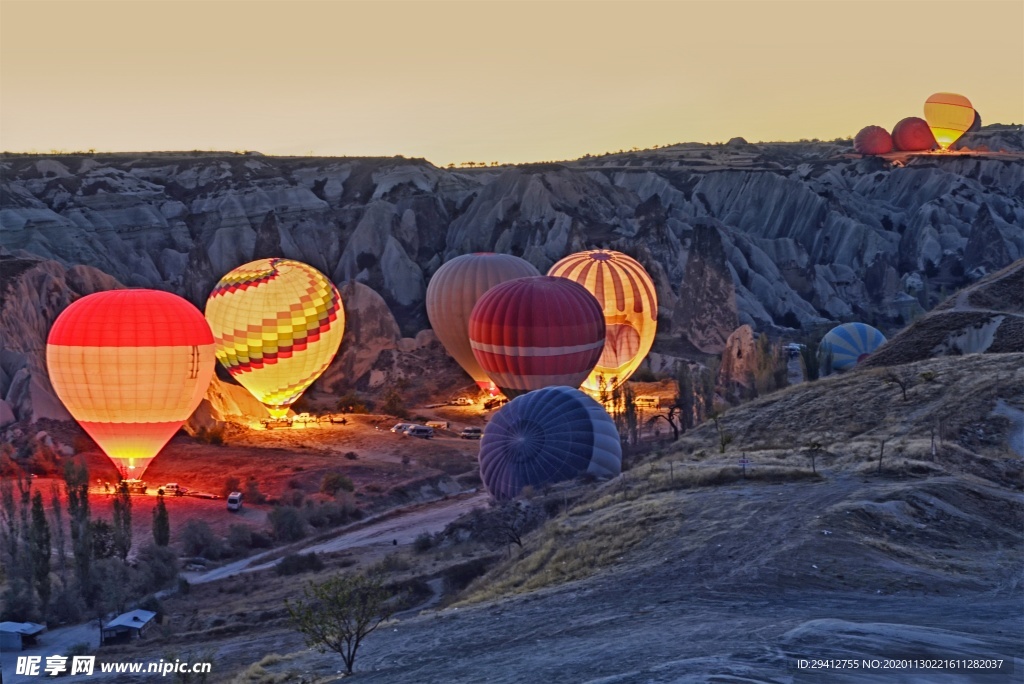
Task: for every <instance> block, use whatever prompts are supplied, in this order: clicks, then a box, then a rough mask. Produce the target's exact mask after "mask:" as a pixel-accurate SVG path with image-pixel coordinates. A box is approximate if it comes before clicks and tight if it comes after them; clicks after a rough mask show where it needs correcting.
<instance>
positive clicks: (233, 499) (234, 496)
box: [228, 492, 242, 511]
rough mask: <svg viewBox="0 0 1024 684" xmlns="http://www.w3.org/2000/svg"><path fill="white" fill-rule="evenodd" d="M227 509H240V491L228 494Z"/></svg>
mask: <svg viewBox="0 0 1024 684" xmlns="http://www.w3.org/2000/svg"><path fill="white" fill-rule="evenodd" d="M228 510H229V511H240V510H242V492H231V493H230V494H228Z"/></svg>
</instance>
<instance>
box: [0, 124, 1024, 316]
mask: <svg viewBox="0 0 1024 684" xmlns="http://www.w3.org/2000/svg"><path fill="white" fill-rule="evenodd" d="M989 137H990V138H991V137H992V136H989ZM1020 137H1021V135H1020V133H1019V132H1013V131H1009V132H1007V131H1006V130H1003V129H1000V130H999V138H998V142H999V144H1000V145H1003V146H1005V145H1010V146H1011V148H1012V147H1013V145H1014V144H1016V148H1015V149H1018V150H1019V149H1024V144H1021V143H1020V140H1019V139H1020ZM992 139H993V140H995V138H992ZM842 152H844V149H843V148H842V147H840V146H836V145H834V144H825V143H822V144H819V145H814V144H797V143H792V144H786V143H772V144H753V145H752V144H743V145H740V144H736V145H732V144H730V145H725V146H716V145H693V144H686V145H677V146H673V147H666V148H662V149H659V150H648V151H645V152H634V153H626V154H620V155H609V156H605V157H599V158H587V159H581V160H578V161H576V162H571V163H566V164H547V165H526V166H522V167H500V168H489V169H485V170H453V169H439V168H436V167H434V166H432V165H430V164H429V163H427V162H424V161H422V160H407V159H402V158H394V159H359V160H355V159H316V158H304V159H300V158H272V157H262V156H251V155H216V154H209V155H188V154H164V155H153V156H151V157H144V158H132V157H130V156H124V155H103V156H96V157H85V156H64V157H31V156H7V157H5V158H3V159H2V161H0V165H2V171H3V180H2V181H0V190H2V197H0V222H2V226H3V230H2V232H0V245H2V246H4V247H6V248H7V249H8V250H11V251H13V252H16V253H19V254H21V253H25V252H27V253H29V254H32V255H36V256H40V257H43V258H46V259H53V260H56V261H58V262H60V263H62V264H64V265H65V266H69V267H70V266H73V265H75V264H86V265H90V266H93V267H95V268H97V269H99V270H101V271H103V272H105V273H108V274H110V275H112V276H114V277H115V278H116V279H117V280H119V281H120V282H122V283H124V284H125V285H127V286H145V287H157V288H161V289H168V290H172V291H174V292H178V293H180V294H183V295H185V296H186V297H188V298H189V299H190V300H191V301H193V303H195V304H197V305H202V302H203V299H204V298H205V295H206V293H208V292H209V290H210V288H211V287H212V285H213V283H214V282H215V281H216V280H217V279H218V278H219V277H220V275H222V274H223V273H225V272H227V271H228V270H230V269H231V268H234V267H235V266H237V265H239V264H241V263H244V262H246V261H250V260H252V259H254V258H258V257H262V256H268V255H270V254H272V253H273V254H279V255H283V256H285V257H289V258H294V259H299V260H302V261H305V262H307V263H310V264H312V265H314V266H316V267H317V268H319V269H320V270H322V271H323V272H325V273H327V274H329V275H330V276H331V277H332V278H333V279H334V281H335V282H336V283H339V284H341V283H344V282H347V281H355V282H360V283H363V284H366V285H368V286H370V287H371V288H373V289H374V290H375V291H377V292H378V293H379V294H380V295H381V296H382V297H383V299H384V301H385V302H386V303H387V305H388V306H389V307H390V308H391V309H392V311H393V312H394V313H395V315H396V317H397V319H398V321H399V324H400V328H401V330H402V333H403V334H405V335H413V334H415V332H416V331H417V330H420V329H422V328H424V327H426V319H425V316H424V312H423V297H424V293H425V287H426V283H427V282H428V281H429V278H430V276H431V274H432V273H433V272H434V271H435V270H436V269H437V267H438V266H440V264H441V263H443V262H444V261H445V260H446V259H449V258H451V257H452V256H454V255H456V254H462V253H465V252H471V251H500V252H510V253H513V254H517V255H521V256H523V257H524V258H526V259H527V260H529V261H531V262H532V263H533V264H534V265H535V266H537V267H538V268H539V269H540V270H541V271H545V270H546V269H547V268H548V267H549V266H550V265H551V264H552V263H554V262H555V261H556V260H558V259H559V258H561V257H562V256H564V255H566V254H568V253H571V252H572V251H575V250H579V249H583V248H587V247H595V246H605V247H610V248H615V249H621V250H624V251H626V252H629V253H631V254H633V255H635V256H637V257H638V258H640V259H641V261H642V262H643V263H644V264H645V265H646V266H647V267H648V269H649V270H650V271H651V273H652V275H653V276H654V278H655V281H656V284H657V288H658V298H659V301H660V302H661V304H662V315H663V316H671V315H673V313H674V312H678V311H679V306H680V303H679V301H678V300H679V297H680V291H681V289H682V288H683V287H684V278H685V276H686V272H687V267H688V263H689V260H690V258H691V256H692V254H691V252H692V250H693V248H694V245H695V231H696V230H698V226H701V225H705V224H707V223H708V222H710V223H712V224H714V225H715V226H717V228H718V233H719V236H720V238H721V244H722V248H723V249H724V251H725V254H726V261H727V263H728V267H729V272H730V276H731V277H732V280H733V288H734V291H735V299H736V314H737V316H738V321H739V322H740V323H748V324H750V325H753V326H755V327H756V328H758V329H764V328H767V327H776V328H797V327H806V326H808V325H814V324H819V323H821V322H822V321H825V320H838V319H849V318H858V319H861V320H870V321H874V322H876V323H879V324H881V325H882V326H883V327H885V325H887V324H888V325H890V326H896V325H898V324H900V323H901V322H903V321H904V320H906V319H907V318H908V317H909V315H911V314H912V313H914V312H913V311H912V310H913V308H914V307H913V304H912V302H913V301H915V300H916V301H917V302H918V303H919V304H923V305H924V306H925V307H926V308H927V307H928V306H930V305H931V304H933V303H934V302H935V301H937V299H938V298H939V294H940V291H941V290H942V289H945V290H946V291H951V290H953V289H955V288H957V287H960V286H962V285H965V284H967V283H969V282H971V281H973V280H976V279H977V278H979V277H981V276H982V275H984V274H985V273H987V272H993V271H995V270H998V269H999V268H1002V267H1004V266H1006V265H1007V264H1008V263H1010V262H1012V261H1014V260H1015V259H1018V258H1020V257H1021V256H1024V199H1022V198H1024V159H1022V157H1021V155H1020V154H1019V153H1013V152H1010V153H1002V154H1000V153H992V154H988V155H975V156H956V155H931V156H917V157H912V158H910V159H909V160H907V161H906V165H905V166H900V165H894V164H892V163H890V162H889V161H886V160H884V159H881V158H859V157H854V156H853V155H846V154H842ZM696 244H697V245H698V251H700V249H701V247H700V244H702V243H700V242H699V241H697V243H696ZM716 249H717V247H716ZM17 250H24V252H17ZM705 261H706V259H705V257H704V256H703V255H698V258H697V259H696V260H695V261H694V263H695V264H698V263H704V262H705ZM691 284H692V283H691ZM687 287H689V286H687ZM692 294H693V293H692V290H691V289H688V290H687V296H688V297H691V296H692ZM708 296H713V297H718V296H719V295H718V294H717V293H716V294H714V295H710V294H709V295H708ZM728 308H730V307H726V309H728ZM722 310H723V311H725V309H722ZM727 315H731V314H727ZM677 325H678V323H677ZM713 327H720V328H722V329H724V328H727V327H729V325H727V324H726V322H725V321H718V322H717V323H716V326H713ZM732 327H735V326H732ZM730 329H731V328H730ZM713 336H714V335H713Z"/></svg>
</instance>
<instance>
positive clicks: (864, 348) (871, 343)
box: [821, 323, 885, 371]
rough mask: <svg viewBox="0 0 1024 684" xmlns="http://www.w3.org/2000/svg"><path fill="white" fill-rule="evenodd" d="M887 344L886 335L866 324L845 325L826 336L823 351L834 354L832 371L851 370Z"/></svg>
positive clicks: (822, 342) (832, 330)
mask: <svg viewBox="0 0 1024 684" xmlns="http://www.w3.org/2000/svg"><path fill="white" fill-rule="evenodd" d="M883 344H885V335H883V334H882V333H881V331H880V330H878V329H877V328H873V327H871V326H870V325H867V324H866V323H843V324H842V325H839V326H836V327H835V328H832V329H831V330H829V331H828V333H826V334H825V337H823V338H822V340H821V346H822V348H823V350H827V351H831V353H832V370H833V371H846V370H850V369H851V368H853V367H854V366H856V365H857V364H858V363H860V362H861V361H863V360H864V359H866V358H867V357H868V356H870V355H871V353H872V352H874V351H875V350H876V349H878V348H879V347H881V346H882V345H883Z"/></svg>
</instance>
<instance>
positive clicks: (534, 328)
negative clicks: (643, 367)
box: [469, 276, 605, 397]
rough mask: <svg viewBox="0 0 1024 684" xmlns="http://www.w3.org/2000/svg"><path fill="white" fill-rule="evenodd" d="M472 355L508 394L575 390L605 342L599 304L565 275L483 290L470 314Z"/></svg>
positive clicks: (513, 282) (511, 281)
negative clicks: (547, 389) (554, 387)
mask: <svg viewBox="0 0 1024 684" xmlns="http://www.w3.org/2000/svg"><path fill="white" fill-rule="evenodd" d="M469 340H470V345H471V346H472V348H473V356H475V357H476V360H477V362H478V363H479V364H480V366H481V367H482V368H483V369H484V370H485V371H486V372H487V375H488V376H489V377H490V378H491V380H493V381H494V384H495V385H497V386H498V388H499V389H501V391H502V392H504V393H505V395H506V396H508V397H515V396H518V395H520V394H524V393H526V392H529V391H531V390H535V389H540V388H542V387H549V386H552V385H567V386H569V387H573V388H577V387H579V386H580V383H582V382H583V380H584V379H586V377H587V375H588V374H589V373H590V371H591V370H593V368H594V365H595V364H596V363H597V361H598V359H600V358H601V352H602V350H603V349H604V343H605V325H604V315H603V314H602V313H601V306H600V304H598V302H597V300H596V299H594V296H593V295H592V294H590V292H588V291H587V289H586V288H585V287H583V286H582V285H580V284H579V283H576V282H574V281H572V280H568V279H566V278H554V277H551V276H533V277H530V278H518V279H516V280H510V281H508V282H505V283H502V284H500V285H495V286H494V287H492V288H491V289H490V290H488V291H487V292H486V293H485V294H484V296H482V297H481V298H480V299H479V301H477V303H476V306H474V307H473V311H472V312H471V313H470V316H469Z"/></svg>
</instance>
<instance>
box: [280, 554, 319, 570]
mask: <svg viewBox="0 0 1024 684" xmlns="http://www.w3.org/2000/svg"><path fill="white" fill-rule="evenodd" d="M323 569H324V562H323V561H322V560H320V556H318V555H316V553H315V552H314V553H292V554H289V555H287V556H285V557H284V558H282V559H281V562H280V563H278V564H277V567H276V568H274V570H275V571H276V572H277V574H278V575H297V574H299V573H300V572H318V571H320V570H323Z"/></svg>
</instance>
